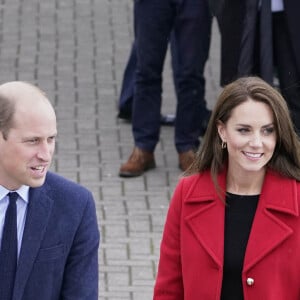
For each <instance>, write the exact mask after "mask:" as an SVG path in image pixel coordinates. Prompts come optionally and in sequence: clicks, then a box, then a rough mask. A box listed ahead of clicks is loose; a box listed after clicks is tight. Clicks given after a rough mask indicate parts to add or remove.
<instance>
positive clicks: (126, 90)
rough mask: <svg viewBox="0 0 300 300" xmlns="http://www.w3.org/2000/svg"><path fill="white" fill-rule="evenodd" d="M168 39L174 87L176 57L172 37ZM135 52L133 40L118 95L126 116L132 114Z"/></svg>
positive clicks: (176, 70)
mask: <svg viewBox="0 0 300 300" xmlns="http://www.w3.org/2000/svg"><path fill="white" fill-rule="evenodd" d="M172 36H173V35H172V34H171V41H170V50H171V62H172V70H173V81H174V85H175V89H177V88H176V86H177V83H176V82H177V78H176V76H177V74H178V66H177V64H178V59H177V57H176V54H177V49H176V44H175V41H174V38H172ZM136 56H137V54H136V44H135V41H134V42H133V44H132V47H131V51H130V54H129V58H128V61H127V64H126V67H125V70H124V73H123V80H122V86H121V92H120V97H119V111H120V112H122V113H123V114H124V115H126V116H130V117H131V115H132V103H133V95H134V85H135V73H136V64H137V57H136Z"/></svg>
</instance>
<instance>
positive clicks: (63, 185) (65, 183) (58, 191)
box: [41, 172, 91, 198]
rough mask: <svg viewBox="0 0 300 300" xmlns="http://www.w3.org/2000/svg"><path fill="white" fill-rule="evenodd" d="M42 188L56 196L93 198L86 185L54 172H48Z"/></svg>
mask: <svg viewBox="0 0 300 300" xmlns="http://www.w3.org/2000/svg"><path fill="white" fill-rule="evenodd" d="M41 188H42V189H45V192H46V193H48V194H51V195H55V196H56V197H62V198H65V197H70V196H72V198H91V192H90V191H89V190H88V189H87V188H86V187H84V186H82V185H80V184H79V183H76V182H74V181H72V180H70V179H68V178H65V177H63V176H61V175H59V174H56V173H53V172H48V173H47V176H46V180H45V183H44V185H43V186H42V187H41Z"/></svg>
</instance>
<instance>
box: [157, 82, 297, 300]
mask: <svg viewBox="0 0 300 300" xmlns="http://www.w3.org/2000/svg"><path fill="white" fill-rule="evenodd" d="M187 175H189V176H185V177H183V178H182V179H181V180H180V182H179V184H178V186H177V188H176V190H175V193H174V195H173V198H172V200H171V203H170V208H169V211H168V215H167V219H166V223H165V228H164V233H163V238H162V242H161V252H160V260H159V267H158V274H157V278H156V283H155V288H154V297H153V299H155V300H183V299H185V300H219V299H221V300H242V299H245V300H287V299H288V300H299V299H300V217H299V214H300V183H299V181H300V142H299V139H298V137H297V134H296V133H295V131H294V129H293V125H292V121H291V118H290V115H289V111H288V108H287V105H286V102H285V100H284V99H283V98H282V96H281V95H280V94H279V93H278V92H277V91H276V90H275V89H273V88H272V87H271V86H270V85H269V84H267V83H266V82H264V81H263V80H261V79H259V78H257V77H247V78H240V79H238V80H237V81H235V82H233V83H231V84H229V85H227V86H226V87H225V88H224V90H223V92H222V93H221V95H220V97H219V99H218V102H217V104H216V106H215V109H214V111H213V113H212V116H211V119H210V122H209V125H208V129H207V132H206V135H205V137H204V140H203V143H202V146H201V148H200V149H199V152H198V153H197V157H196V160H195V162H194V164H193V165H192V166H191V168H190V169H189V172H188V174H187Z"/></svg>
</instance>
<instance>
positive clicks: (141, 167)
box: [119, 147, 155, 177]
mask: <svg viewBox="0 0 300 300" xmlns="http://www.w3.org/2000/svg"><path fill="white" fill-rule="evenodd" d="M153 168H155V160H154V155H153V153H152V152H148V151H145V150H142V149H140V148H138V147H134V148H133V151H132V153H131V155H130V156H129V158H128V161H127V162H126V163H125V164H123V165H122V166H121V168H120V171H119V176H121V177H136V176H140V175H142V174H143V173H144V172H145V171H147V170H149V169H153Z"/></svg>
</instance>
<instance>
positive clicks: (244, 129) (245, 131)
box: [237, 128, 249, 133]
mask: <svg viewBox="0 0 300 300" xmlns="http://www.w3.org/2000/svg"><path fill="white" fill-rule="evenodd" d="M237 131H238V132H240V133H247V132H249V129H248V128H238V130H237Z"/></svg>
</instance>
